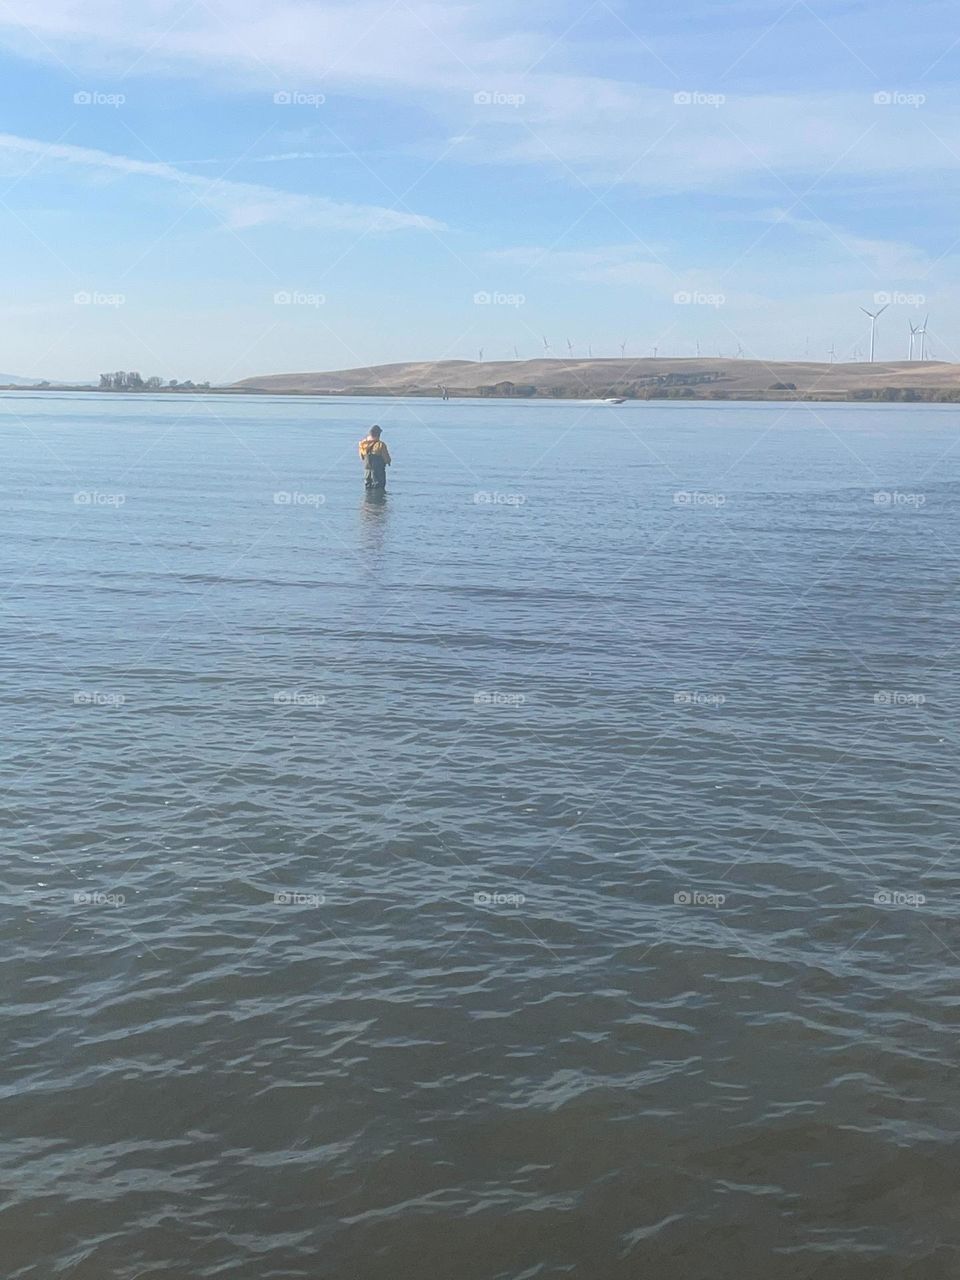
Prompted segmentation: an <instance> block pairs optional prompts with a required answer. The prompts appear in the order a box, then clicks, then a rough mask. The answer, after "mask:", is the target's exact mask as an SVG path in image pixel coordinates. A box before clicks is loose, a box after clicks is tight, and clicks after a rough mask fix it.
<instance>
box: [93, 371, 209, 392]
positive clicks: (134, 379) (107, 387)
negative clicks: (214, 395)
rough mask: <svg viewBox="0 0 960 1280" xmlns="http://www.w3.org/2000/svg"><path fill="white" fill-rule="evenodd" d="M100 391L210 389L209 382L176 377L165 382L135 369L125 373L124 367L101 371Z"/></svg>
mask: <svg viewBox="0 0 960 1280" xmlns="http://www.w3.org/2000/svg"><path fill="white" fill-rule="evenodd" d="M98 390H100V391H209V390H210V383H209V382H190V381H189V379H188V380H187V381H186V382H178V381H177V379H176V378H171V379H170V381H169V382H164V380H163V379H162V378H158V377H156V376H153V377H151V378H142V377H141V376H140V374H139V373H137V372H136V371H133V372H131V373H125V372H124V371H123V370H122V369H121V370H119V371H118V372H117V373H101V375H100V386H99V388H98Z"/></svg>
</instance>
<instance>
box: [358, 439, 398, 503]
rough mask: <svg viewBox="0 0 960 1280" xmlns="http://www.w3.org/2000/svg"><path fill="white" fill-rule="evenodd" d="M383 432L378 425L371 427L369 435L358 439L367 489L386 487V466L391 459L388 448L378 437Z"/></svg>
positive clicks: (382, 488)
mask: <svg viewBox="0 0 960 1280" xmlns="http://www.w3.org/2000/svg"><path fill="white" fill-rule="evenodd" d="M382 434H383V433H382V432H381V430H380V428H379V427H371V428H370V433H369V435H366V436H365V437H364V438H363V439H362V440H361V441H360V457H361V458H362V459H363V483H364V485H365V487H366V488H367V489H379V490H380V491H381V492H382V491H383V490H384V489H386V487H387V467H389V466H390V463H391V462H392V461H393V459H392V458H391V457H390V450H389V449H388V448H387V446H386V445H385V444H384V442H383V441H382V440H381V439H380V436H381V435H382Z"/></svg>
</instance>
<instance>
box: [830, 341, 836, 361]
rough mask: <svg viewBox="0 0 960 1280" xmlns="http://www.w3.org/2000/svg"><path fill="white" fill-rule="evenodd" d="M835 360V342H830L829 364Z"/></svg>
mask: <svg viewBox="0 0 960 1280" xmlns="http://www.w3.org/2000/svg"><path fill="white" fill-rule="evenodd" d="M836 358H837V344H836V343H835V342H831V343H830V363H831V364H833V362H834V361H835V360H836Z"/></svg>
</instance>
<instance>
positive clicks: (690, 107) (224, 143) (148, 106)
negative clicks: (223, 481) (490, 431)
mask: <svg viewBox="0 0 960 1280" xmlns="http://www.w3.org/2000/svg"><path fill="white" fill-rule="evenodd" d="M0 62H2V66H0V86H2V88H0V101H2V103H3V109H4V110H3V119H2V121H0V222H2V230H3V234H2V236H0V268H2V271H3V276H4V279H5V282H6V288H5V289H4V292H3V302H2V303H0V370H2V371H3V372H4V373H15V374H22V375H29V376H43V377H50V378H90V377H95V376H96V375H97V374H98V373H99V372H100V371H102V370H106V369H119V368H126V369H131V368H135V369H139V370H140V371H141V372H142V373H143V374H144V376H147V375H148V374H153V373H157V374H160V375H162V376H163V377H165V378H171V377H178V378H188V377H189V378H193V379H194V380H198V381H199V380H206V379H210V380H211V381H214V382H222V381H231V380H233V379H236V378H239V377H244V376H248V375H252V374H256V373H268V372H282V371H293V370H308V369H329V368H341V367H349V366H355V365H359V364H366V363H381V362H387V361H391V360H416V359H437V358H444V357H446V358H460V359H476V358H477V357H478V354H479V352H480V350H481V349H482V350H483V351H484V355H485V358H486V359H488V360H491V359H507V358H513V354H514V350H515V349H516V351H517V352H518V353H519V355H520V356H521V357H525V356H536V355H541V354H543V352H544V349H545V348H544V340H546V343H547V345H548V346H549V349H550V352H551V353H552V354H557V355H561V354H566V352H567V350H568V346H567V344H568V342H569V343H570V344H571V346H572V350H573V352H574V354H578V355H586V354H587V353H588V350H589V349H592V352H593V354H594V355H617V354H619V349H620V345H621V343H625V344H626V346H625V350H626V353H627V354H628V355H632V356H638V355H645V354H650V353H652V351H653V349H654V348H657V349H658V351H659V353H660V354H661V355H678V356H679V355H692V354H695V352H696V349H697V344H698V343H699V344H700V348H701V350H702V351H703V352H704V353H705V354H709V355H716V354H718V353H722V354H724V355H736V354H737V353H738V351H742V353H743V354H745V355H750V356H756V357H760V358H766V359H773V358H782V359H802V358H804V356H805V355H806V354H809V356H810V358H812V359H825V358H827V353H828V351H829V349H830V347H831V345H833V346H834V349H835V350H836V353H837V356H838V358H853V357H854V356H855V355H856V354H857V351H858V350H859V352H860V353H861V354H865V353H866V351H867V349H868V336H867V330H868V322H867V320H866V318H865V317H864V316H863V315H862V314H861V313H860V312H859V310H858V308H859V307H860V306H865V307H868V308H870V309H875V308H876V307H877V306H879V305H882V303H883V301H884V300H885V299H886V298H888V297H889V298H890V299H891V305H890V308H889V310H888V311H887V312H886V313H885V315H884V316H883V317H882V318H881V320H880V322H879V327H878V342H877V355H878V358H884V359H899V358H905V356H906V354H907V347H908V337H909V323H910V322H913V323H915V324H916V323H918V322H919V321H920V320H922V318H923V316H924V315H925V314H926V313H927V312H928V311H929V313H930V317H931V318H930V323H929V337H928V342H929V347H930V352H931V354H932V355H933V356H934V357H935V358H941V359H951V360H953V359H958V360H960V310H958V307H957V304H956V288H955V285H956V282H957V279H958V276H960V227H958V225H957V222H956V218H955V191H956V187H957V181H958V176H960V129H958V127H957V126H958V122H960V111H958V97H957V85H956V82H957V79H958V67H960V12H958V11H957V10H956V7H955V6H953V5H950V4H946V3H926V2H924V0H917V2H914V3H911V4H909V5H905V4H902V3H900V4H885V3H880V4H877V3H875V2H872V0H871V2H870V3H866V2H864V3H858V2H850V3H836V2H835V0H811V3H806V2H805V0H798V2H795V3H775V2H774V0H755V2H750V0H743V2H741V0H729V2H725V3H718V2H710V0H697V2H694V3H685V2H681V3H677V4H674V5H672V6H669V5H662V4H658V5H653V4H646V3H639V2H638V0H632V2H631V3H626V4H616V3H613V2H608V0H599V2H597V3H592V4H590V3H586V0H580V2H579V3H567V2H566V0H553V2H551V3H550V4H541V3H537V2H536V0H535V2H534V3H531V4H527V5H524V6H517V5H515V4H506V3H500V2H499V0H488V3H485V4H483V5H469V4H437V3H420V2H419V0H389V2H384V0H373V2H372V3H368V2H367V0H359V3H344V4H328V3H320V2H318V0H230V2H226V0H199V2H196V3H194V2H192V0H138V3H137V4H136V5H131V4H129V3H124V2H123V0H43V3H42V4H41V5H38V4H36V3H35V0H5V2H4V4H3V5H0ZM478 295H479V296H480V298H481V299H483V298H484V297H485V296H489V297H490V299H491V300H490V301H489V302H485V301H482V300H481V301H479V302H478V301H475V299H476V297H477V296H478ZM78 299H79V300H78Z"/></svg>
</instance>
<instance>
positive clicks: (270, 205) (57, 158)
mask: <svg viewBox="0 0 960 1280" xmlns="http://www.w3.org/2000/svg"><path fill="white" fill-rule="evenodd" d="M50 167H58V168H59V169H61V170H62V169H63V168H64V167H66V168H77V169H81V170H87V171H89V172H91V173H95V174H98V175H100V176H101V177H103V176H104V175H107V174H110V173H115V174H119V175H121V176H123V177H127V178H148V179H152V180H154V181H159V182H164V183H167V184H169V185H171V186H173V187H176V188H179V189H180V191H181V192H182V194H183V195H184V196H186V197H187V198H188V199H189V200H190V201H191V202H195V203H197V204H200V205H203V206H206V207H207V208H208V209H210V210H211V211H212V212H215V213H216V214H217V215H218V216H219V217H221V218H222V219H223V221H224V222H225V223H226V224H227V225H228V226H231V227H234V228H241V227H259V226H280V227H288V228H296V229H316V230H330V231H406V230H434V231H435V230H440V229H442V226H443V224H442V223H439V222H437V221H435V220H434V219H433V218H428V217H425V216H424V215H422V214H418V213H409V212H407V211H405V210H398V209H388V208H383V207H381V206H378V205H362V204H350V203H345V202H342V201H337V200H328V199H326V198H325V197H323V196H305V195H299V194H296V193H294V192H288V191H278V190H276V189H275V188H273V187H267V186H260V185H258V184H256V183H248V182H230V181H225V180H218V179H215V178H214V179H208V178H201V177H198V176H197V175H196V174H191V173H184V172H183V171H182V170H180V169H177V168H176V167H175V166H173V165H170V164H164V163H162V162H160V161H150V160H136V159H133V158H132V157H130V156H124V155H116V154H114V153H112V152H109V151H98V150H95V149H92V148H90V147H75V146H69V145H66V144H64V143H47V142H43V141H41V140H40V139H36V138H21V137H17V136H16V135H14V134H9V133H5V134H0V168H2V169H3V170H4V171H5V172H7V173H11V174H17V173H26V172H30V171H33V170H37V169H39V170H43V169H48V168H50Z"/></svg>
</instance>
